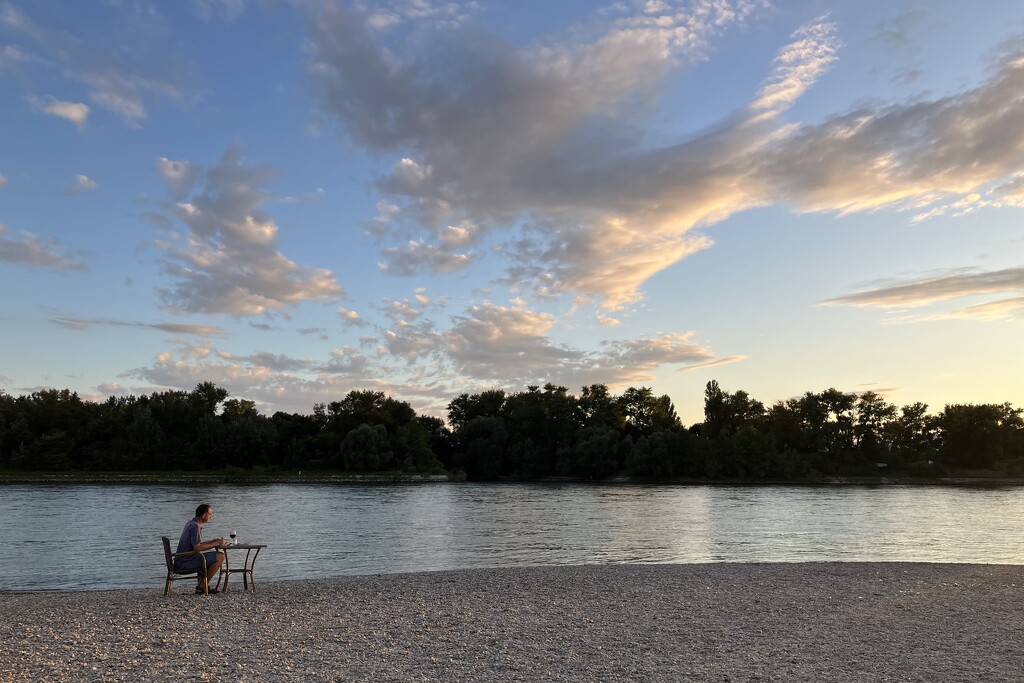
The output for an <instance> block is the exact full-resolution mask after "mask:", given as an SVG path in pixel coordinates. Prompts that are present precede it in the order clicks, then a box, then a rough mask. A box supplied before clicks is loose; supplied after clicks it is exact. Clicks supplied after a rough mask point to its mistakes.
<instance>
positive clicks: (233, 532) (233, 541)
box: [231, 531, 238, 545]
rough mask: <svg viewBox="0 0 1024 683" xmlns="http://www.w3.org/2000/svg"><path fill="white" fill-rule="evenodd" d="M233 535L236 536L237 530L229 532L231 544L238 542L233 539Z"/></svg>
mask: <svg viewBox="0 0 1024 683" xmlns="http://www.w3.org/2000/svg"><path fill="white" fill-rule="evenodd" d="M235 536H237V532H235V531H232V532H231V545H237V544H238V541H237V540H235Z"/></svg>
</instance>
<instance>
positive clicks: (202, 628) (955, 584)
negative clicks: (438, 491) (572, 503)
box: [0, 563, 1024, 683]
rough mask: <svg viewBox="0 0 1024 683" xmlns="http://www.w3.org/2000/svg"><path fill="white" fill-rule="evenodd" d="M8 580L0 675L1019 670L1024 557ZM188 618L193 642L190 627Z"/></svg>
mask: <svg viewBox="0 0 1024 683" xmlns="http://www.w3.org/2000/svg"><path fill="white" fill-rule="evenodd" d="M158 583H160V582H159V581H155V582H154V584H155V585H154V587H153V588H152V589H141V590H119V591H97V592H70V593H0V609H2V611H3V613H4V619H3V621H2V623H0V680H4V681H16V680H18V681H20V680H33V681H62V680H96V681H129V680H131V681H135V680H176V679H178V680H214V681H216V680H224V681H228V680H230V681H286V680H303V679H305V680H318V681H323V680H344V681H411V680H415V681H456V680H458V681H521V680H557V681H591V680H603V681H639V680H644V681H648V680H651V681H755V680H756V681H779V682H782V681H785V682H787V683H795V682H800V681H806V682H811V681H814V682H815V683H828V682H832V681H835V682H842V683H857V682H861V681H863V682H865V683H867V682H869V681H870V682H871V683H884V682H889V681H892V682H895V681H928V682H930V683H945V682H947V681H949V682H953V681H956V682H958V683H959V682H962V681H980V680H984V681H989V682H994V683H999V682H1003V681H1006V682H1007V683H1009V682H1010V681H1013V682H1016V681H1019V680H1020V672H1021V671H1024V651H1022V650H1021V648H1020V647H1019V643H1020V642H1021V640H1022V638H1024V600H1021V592H1022V591H1024V566H1020V565H962V564H961V565H952V564H905V563H884V564H863V563H848V564H847V563H820V564H703V565H615V566H587V567H545V568H526V569H495V570H470V571H453V572H435V573H419V574H391V575H379V576H365V577H355V578H340V579H330V580H314V581H296V582H280V583H263V582H261V584H260V586H259V590H260V592H259V593H256V594H251V593H243V592H234V591H232V592H231V593H227V594H221V595H211V596H208V597H202V596H197V595H195V594H193V591H192V586H191V585H190V582H188V581H179V582H177V584H176V587H175V588H176V590H175V593H174V595H172V596H170V597H167V598H165V597H164V596H163V595H162V587H157V585H156V584H158ZM196 633H199V634H200V635H199V637H198V638H197V637H196V635H195V634H196Z"/></svg>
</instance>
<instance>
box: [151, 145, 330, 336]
mask: <svg viewBox="0 0 1024 683" xmlns="http://www.w3.org/2000/svg"><path fill="white" fill-rule="evenodd" d="M158 169H159V171H160V173H161V175H162V176H163V178H164V179H165V180H166V181H167V183H168V187H169V188H170V190H171V197H172V199H173V200H175V201H174V203H173V204H171V205H170V206H169V207H168V209H169V212H170V214H171V215H172V216H173V218H175V219H176V220H177V221H178V222H180V223H181V224H183V225H184V226H185V227H186V228H187V229H188V235H187V237H186V238H184V239H178V240H174V241H161V242H158V245H159V246H160V247H161V248H162V249H163V250H164V251H165V253H166V254H167V258H166V259H165V260H164V262H163V270H164V272H165V273H166V274H167V275H169V276H170V277H171V278H172V279H173V280H175V285H174V286H173V287H171V288H161V289H160V290H158V291H159V292H160V295H161V297H162V299H163V300H164V302H165V304H166V305H167V306H168V307H169V308H171V309H174V310H182V311H189V312H200V313H227V314H230V315H236V316H250V315H260V314H263V313H267V312H273V311H284V310H286V309H288V308H290V307H292V306H295V305H298V304H300V303H302V302H304V301H316V300H327V301H330V300H334V299H337V298H339V297H340V296H341V295H342V294H343V290H342V288H341V286H340V285H339V284H338V283H337V281H336V280H335V278H334V274H333V273H332V272H331V271H330V270H327V269H324V268H313V267H308V266H301V265H299V264H297V263H295V262H294V261H292V260H290V259H288V258H287V257H286V256H285V255H284V254H282V253H281V252H280V251H278V250H277V248H276V244H277V241H278V237H277V233H278V227H277V225H276V224H275V223H274V221H273V219H272V218H271V217H270V216H269V215H267V214H266V213H265V212H264V211H263V209H262V205H263V203H264V202H265V201H266V199H267V197H268V193H267V192H266V191H265V190H263V189H262V186H263V185H265V184H266V183H268V182H269V181H270V180H271V179H272V177H273V175H274V173H273V171H272V170H271V169H270V168H268V167H260V166H249V165H246V164H245V163H244V160H243V158H242V148H241V146H239V145H233V146H232V147H231V148H229V149H228V150H227V152H225V153H224V156H223V157H221V159H220V160H219V161H218V162H217V163H216V164H215V165H214V166H213V167H211V168H209V169H200V168H199V167H197V166H195V165H193V164H190V163H188V162H182V161H170V160H167V159H161V160H160V163H159V164H158Z"/></svg>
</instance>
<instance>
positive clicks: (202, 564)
mask: <svg viewBox="0 0 1024 683" xmlns="http://www.w3.org/2000/svg"><path fill="white" fill-rule="evenodd" d="M160 540H162V541H163V542H164V560H165V561H166V562H167V581H166V582H164V595H170V594H171V582H173V581H177V580H178V579H184V578H185V577H188V576H196V577H197V578H198V577H202V580H201V581H200V583H201V584H202V586H203V595H209V590H210V587H209V586H208V585H207V584H208V582H207V581H206V556H205V555H203V554H202V553H201V552H199V551H198V550H190V551H188V552H185V553H172V552H171V539H169V538H167V537H166V536H161V537H160ZM193 555H198V556H199V567H197V568H196V569H175V568H174V558H176V557H192V556H193ZM200 572H202V573H200Z"/></svg>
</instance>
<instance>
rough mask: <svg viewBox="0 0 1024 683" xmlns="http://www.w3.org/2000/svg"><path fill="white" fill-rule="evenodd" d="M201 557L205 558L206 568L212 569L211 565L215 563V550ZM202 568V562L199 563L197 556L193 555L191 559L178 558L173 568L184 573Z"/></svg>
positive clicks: (208, 551)
mask: <svg viewBox="0 0 1024 683" xmlns="http://www.w3.org/2000/svg"><path fill="white" fill-rule="evenodd" d="M203 555H205V556H206V566H207V567H212V566H213V563H214V562H216V561H217V551H216V550H207V551H206V552H205V553H203ZM202 566H203V565H202V562H200V560H199V556H198V555H194V556H192V557H182V558H179V559H177V560H175V562H174V568H175V569H177V570H178V571H183V572H184V571H190V570H193V569H201V568H202Z"/></svg>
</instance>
